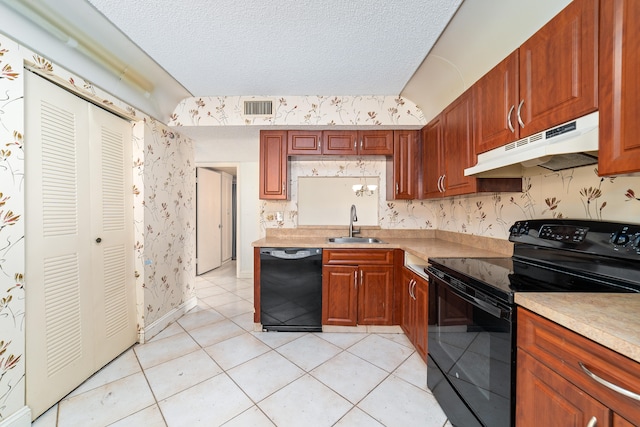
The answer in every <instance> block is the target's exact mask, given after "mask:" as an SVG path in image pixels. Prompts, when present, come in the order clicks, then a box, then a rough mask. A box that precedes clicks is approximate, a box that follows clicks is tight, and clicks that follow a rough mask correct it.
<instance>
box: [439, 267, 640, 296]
mask: <svg viewBox="0 0 640 427" xmlns="http://www.w3.org/2000/svg"><path fill="white" fill-rule="evenodd" d="M429 262H430V263H431V265H432V267H433V268H432V269H431V270H430V271H431V273H433V271H434V269H436V270H440V271H442V272H444V273H446V274H449V275H450V276H451V277H453V278H454V279H457V280H459V281H460V282H463V283H468V284H470V285H472V286H474V287H476V288H479V289H481V290H483V291H484V292H486V293H489V294H491V295H494V296H496V297H498V298H500V299H502V300H505V301H508V302H510V303H512V302H513V294H514V293H515V292H612V293H619V292H640V272H639V271H638V270H637V267H636V266H633V267H634V268H633V270H627V269H625V268H622V269H619V268H618V267H614V266H612V265H607V264H604V263H603V261H602V260H601V263H600V264H598V263H596V262H595V261H594V262H592V263H590V264H589V265H588V267H587V268H589V269H592V270H596V269H597V268H598V267H604V268H603V269H604V270H614V271H615V270H617V271H634V272H635V280H629V279H628V278H625V279H621V278H620V277H610V276H605V275H603V274H601V273H588V272H585V271H584V270H580V271H577V270H573V271H571V270H568V269H566V268H564V267H563V266H562V265H559V264H554V265H542V264H539V265H536V264H532V263H530V262H528V261H526V260H520V259H517V258H430V259H429ZM572 262H573V263H574V264H575V263H579V262H578V261H575V260H573V261H572ZM627 267H629V266H627Z"/></svg>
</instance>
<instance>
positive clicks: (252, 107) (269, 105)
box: [244, 100, 273, 116]
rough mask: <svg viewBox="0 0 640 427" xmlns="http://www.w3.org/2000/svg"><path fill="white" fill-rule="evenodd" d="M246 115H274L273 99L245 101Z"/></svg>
mask: <svg viewBox="0 0 640 427" xmlns="http://www.w3.org/2000/svg"><path fill="white" fill-rule="evenodd" d="M244 115H245V116H273V101H271V100H266V101H265V100H263V101H244Z"/></svg>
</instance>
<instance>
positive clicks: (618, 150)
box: [598, 0, 640, 176]
mask: <svg viewBox="0 0 640 427" xmlns="http://www.w3.org/2000/svg"><path fill="white" fill-rule="evenodd" d="M601 7H602V10H601V11H600V24H601V28H600V77H599V78H600V85H599V86H600V92H599V96H600V150H599V154H598V173H599V174H600V175H603V176H606V175H617V174H627V173H633V172H638V171H640V139H639V138H638V135H639V134H640V120H638V117H640V103H639V102H638V98H639V97H640V79H638V70H639V69H640V55H638V52H640V25H638V22H640V2H638V1H634V0H610V1H604V2H601Z"/></svg>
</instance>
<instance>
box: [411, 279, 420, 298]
mask: <svg viewBox="0 0 640 427" xmlns="http://www.w3.org/2000/svg"><path fill="white" fill-rule="evenodd" d="M417 284H418V282H417V281H416V280H414V281H413V287H412V288H411V293H412V294H413V300H414V301H416V300H417V299H418V298H416V285H417Z"/></svg>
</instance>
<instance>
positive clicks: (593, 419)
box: [587, 416, 598, 427]
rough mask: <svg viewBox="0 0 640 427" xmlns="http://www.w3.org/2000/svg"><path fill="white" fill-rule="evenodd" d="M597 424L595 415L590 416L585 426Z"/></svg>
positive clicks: (589, 426) (591, 426) (594, 426)
mask: <svg viewBox="0 0 640 427" xmlns="http://www.w3.org/2000/svg"><path fill="white" fill-rule="evenodd" d="M597 425H598V419H597V418H596V417H595V416H593V417H591V419H590V420H589V422H588V423H587V427H596V426H597Z"/></svg>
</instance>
